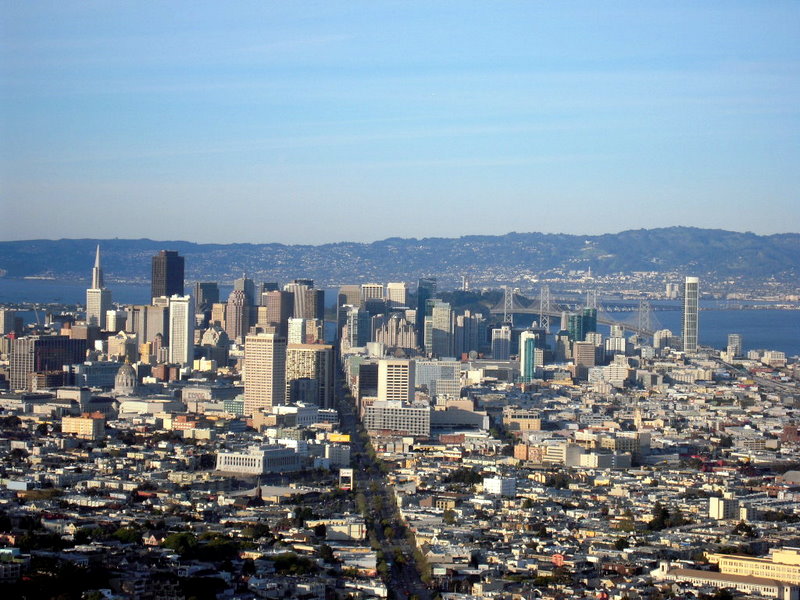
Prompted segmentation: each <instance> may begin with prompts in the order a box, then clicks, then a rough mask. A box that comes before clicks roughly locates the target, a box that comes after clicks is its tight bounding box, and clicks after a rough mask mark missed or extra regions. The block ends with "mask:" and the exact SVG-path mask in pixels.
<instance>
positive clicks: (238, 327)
mask: <svg viewBox="0 0 800 600" xmlns="http://www.w3.org/2000/svg"><path fill="white" fill-rule="evenodd" d="M249 326H250V305H249V304H248V302H247V296H246V295H245V293H244V291H242V290H233V291H232V292H231V294H230V296H228V305H227V306H226V307H225V333H227V334H228V337H229V338H230V339H232V340H242V339H244V336H245V335H247V331H248V329H249Z"/></svg>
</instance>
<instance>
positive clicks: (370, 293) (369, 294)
mask: <svg viewBox="0 0 800 600" xmlns="http://www.w3.org/2000/svg"><path fill="white" fill-rule="evenodd" d="M371 298H376V299H378V300H383V284H382V283H362V284H361V300H362V302H366V301H367V300H370V299H371Z"/></svg>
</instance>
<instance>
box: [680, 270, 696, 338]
mask: <svg viewBox="0 0 800 600" xmlns="http://www.w3.org/2000/svg"><path fill="white" fill-rule="evenodd" d="M699 298H700V279H699V278H698V277H687V278H686V281H685V282H684V284H683V331H682V333H683V351H684V352H697V343H698V332H699V329H698V313H699V303H698V302H699Z"/></svg>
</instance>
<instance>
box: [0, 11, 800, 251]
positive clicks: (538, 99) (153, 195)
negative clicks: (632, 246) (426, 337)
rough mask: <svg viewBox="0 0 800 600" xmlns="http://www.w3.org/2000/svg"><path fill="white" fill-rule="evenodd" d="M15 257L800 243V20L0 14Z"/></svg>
mask: <svg viewBox="0 0 800 600" xmlns="http://www.w3.org/2000/svg"><path fill="white" fill-rule="evenodd" d="M0 12H1V13H2V18H0V98H1V100H0V138H1V139H0V205H1V206H0V208H2V211H0V214H1V215H2V217H0V221H2V222H3V226H2V233H0V238H2V239H7V240H10V239H27V238H34V237H44V238H58V237H73V238H74V237H128V238H131V237H150V238H154V239H185V240H191V241H200V242H233V241H244V242H271V241H278V242H285V243H322V242H329V241H341V240H354V241H371V240H376V239H382V238H385V237H390V236H402V237H427V236H446V237H451V236H459V235H465V234H476V233H485V234H495V233H506V232H509V231H544V232H566V233H580V234H594V233H606V232H616V231H621V230H624V229H631V228H642V227H645V228H651V227H657V226H666V225H696V226H700V227H714V228H723V229H733V230H738V231H746V230H749V231H754V232H757V233H775V232H786V231H794V232H797V231H800V193H798V190H800V168H799V167H800V119H799V118H798V116H799V114H798V113H799V112H800V2H797V1H791V2H779V1H773V0H771V1H769V2H764V1H763V0H759V1H754V2H733V1H730V0H726V1H724V2H697V1H694V0H693V1H690V2H674V1H670V2H642V1H636V2H597V1H596V0H592V1H590V2H551V1H548V2H535V1H532V0H531V1H526V2H502V1H489V0H487V1H485V2H466V1H459V2H438V1H433V2H432V1H431V0H427V1H425V2H419V3H417V2H406V1H403V2H380V1H377V2H375V1H370V2H354V1H348V2H331V1H325V2H319V3H309V2H295V1H282V2H252V3H250V2H207V3H206V2H197V1H192V2H185V3H183V2H142V1H137V2H120V1H114V2H107V1H104V2H87V1H81V2H70V1H65V0H59V1H57V2H40V1H37V2H20V1H12V0H2V1H0Z"/></svg>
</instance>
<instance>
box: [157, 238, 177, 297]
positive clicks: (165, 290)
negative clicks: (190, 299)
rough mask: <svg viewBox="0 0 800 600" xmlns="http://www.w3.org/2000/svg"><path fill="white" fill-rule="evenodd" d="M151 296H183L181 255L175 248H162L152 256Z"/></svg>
mask: <svg viewBox="0 0 800 600" xmlns="http://www.w3.org/2000/svg"><path fill="white" fill-rule="evenodd" d="M151 290H152V294H151V296H152V297H153V298H158V297H159V296H172V295H174V294H178V295H179V296H183V257H182V256H178V253H177V252H176V251H175V250H162V251H161V252H159V253H158V254H156V255H155V256H154V257H153V278H152V287H151Z"/></svg>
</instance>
